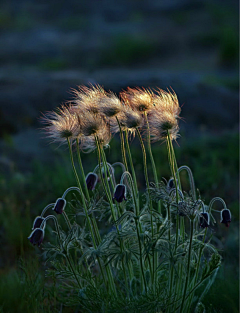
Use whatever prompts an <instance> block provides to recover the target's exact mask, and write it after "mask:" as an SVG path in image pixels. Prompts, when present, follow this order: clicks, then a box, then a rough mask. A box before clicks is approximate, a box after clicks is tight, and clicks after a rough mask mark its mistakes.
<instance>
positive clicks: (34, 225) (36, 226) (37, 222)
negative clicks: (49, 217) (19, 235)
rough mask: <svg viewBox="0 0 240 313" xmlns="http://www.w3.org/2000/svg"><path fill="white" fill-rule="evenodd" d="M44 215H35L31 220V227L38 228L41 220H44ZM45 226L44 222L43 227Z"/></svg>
mask: <svg viewBox="0 0 240 313" xmlns="http://www.w3.org/2000/svg"><path fill="white" fill-rule="evenodd" d="M44 219H45V218H44V217H41V216H37V217H36V218H35V220H34V222H33V227H32V230H33V229H35V228H40V226H41V224H42V222H43V221H44ZM44 227H45V223H44V226H43V228H44Z"/></svg>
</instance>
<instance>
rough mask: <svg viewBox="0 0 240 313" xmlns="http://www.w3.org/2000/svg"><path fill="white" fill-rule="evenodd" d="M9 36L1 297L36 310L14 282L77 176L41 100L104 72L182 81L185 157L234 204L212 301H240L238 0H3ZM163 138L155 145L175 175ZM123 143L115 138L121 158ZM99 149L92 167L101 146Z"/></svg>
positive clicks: (118, 80)
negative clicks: (35, 237)
mask: <svg viewBox="0 0 240 313" xmlns="http://www.w3.org/2000/svg"><path fill="white" fill-rule="evenodd" d="M0 43H1V46H0V91H1V94H0V95H1V96H0V200H1V202H0V241H1V242H0V275H2V279H1V280H0V281H1V282H0V294H1V295H2V296H0V309H1V305H4V306H3V308H4V309H3V310H5V311H6V312H8V311H9V312H24V311H26V308H25V307H24V305H25V304H22V306H19V307H18V309H16V307H17V304H16V303H17V301H19V300H18V298H16V295H15V294H16V292H14V290H16V289H18V287H19V286H20V285H21V284H20V282H21V279H22V276H21V275H22V274H21V270H19V263H18V262H19V258H23V259H24V260H27V261H29V260H30V261H31V260H33V259H34V258H35V255H36V253H35V252H36V251H34V249H33V248H32V247H31V246H30V245H29V243H28V241H27V239H26V237H27V236H28V235H29V232H30V230H31V222H32V219H33V218H34V217H35V215H37V214H39V213H40V212H41V209H42V208H43V207H44V206H45V205H46V204H47V203H49V202H52V201H54V199H55V198H56V197H58V196H59V194H62V192H63V190H64V188H67V187H69V186H70V185H71V184H72V185H73V184H74V177H73V175H72V174H71V172H70V166H69V162H68V160H67V157H68V156H67V151H66V149H65V148H62V149H56V146H51V145H49V143H48V142H47V140H46V139H43V138H42V137H43V136H42V135H41V132H40V130H39V128H40V127H41V125H40V123H39V117H40V116H41V112H45V111H48V110H52V109H54V108H56V107H57V106H59V105H60V104H62V103H64V102H65V101H66V100H69V99H71V98H72V94H71V92H70V89H71V88H76V87H77V86H78V85H82V84H84V85H86V84H89V83H92V84H95V83H98V84H100V85H102V86H104V87H105V89H107V90H109V89H111V90H113V91H114V92H116V93H118V92H120V91H121V90H122V89H124V88H126V87H127V86H130V87H135V86H143V87H150V88H155V87H160V88H162V89H166V88H170V87H172V88H173V89H174V90H175V92H176V93H177V95H178V98H179V103H180V105H181V106H182V113H181V116H182V117H183V120H182V121H181V122H180V134H181V138H180V139H179V140H178V145H175V146H176V153H177V157H178V160H179V164H180V165H183V164H186V165H189V166H190V167H191V168H192V170H193V173H194V175H195V179H196V185H197V187H198V188H199V189H200V190H201V195H202V196H203V198H204V199H205V200H206V202H207V203H208V201H209V200H210V199H211V197H213V196H221V197H223V198H224V199H225V200H226V202H227V205H228V207H229V209H231V211H232V214H233V221H232V224H231V226H230V228H229V229H226V228H225V227H224V226H223V225H221V224H220V223H219V221H218V222H217V225H216V226H214V227H213V229H212V231H213V233H214V234H215V241H216V244H217V245H218V246H219V248H220V249H222V255H223V267H222V269H221V271H220V273H219V274H218V280H217V281H216V283H215V286H214V287H213V288H212V289H211V290H210V291H211V293H210V295H209V297H208V298H207V300H206V302H205V303H207V304H213V305H214V306H215V307H217V308H218V310H219V311H217V312H221V310H223V311H222V312H238V2H237V1H234V0H231V1H227V2H226V1H221V0H218V1H216V0H215V1H214V0H204V1H200V0H199V1H198V0H193V1H192V0H171V1H161V0H159V1H157V0H138V1H137V0H128V1H124V0H123V1H117V0H112V1H106V0H105V1H99V0H89V1H74V0H69V1H56V0H49V1H47V2H46V1H27V0H15V1H1V2H0ZM131 145H132V149H133V154H135V162H136V163H141V162H142V160H141V157H140V156H139V155H140V153H139V150H138V149H139V146H138V144H137V143H135V141H134V142H132V144H131ZM163 146H164V145H162V146H160V145H159V144H155V145H154V146H153V149H154V153H155V157H156V160H157V166H158V169H159V170H161V174H160V176H165V177H166V178H168V177H169V176H170V171H169V168H168V167H167V157H166V155H165V152H164V151H165V150H164V149H165V148H164V147H163ZM114 147H118V148H116V150H115V151H114ZM117 151H119V146H117V145H116V144H115V143H113V148H111V151H110V153H109V155H110V154H112V159H114V160H115V161H116V160H120V155H118V152H117ZM161 151H162V155H163V158H162V160H160V159H159V158H158V156H159V155H161ZM87 157H88V160H87V159H86V156H85V157H84V160H83V161H84V166H85V168H86V169H87V170H91V169H92V168H93V167H95V165H96V164H95V163H96V160H95V159H94V157H95V156H94V155H93V156H90V157H89V156H87ZM109 157H110V158H111V156H109ZM91 162H92V163H93V164H92V163H91ZM140 185H141V182H140ZM218 208H219V209H221V206H220V205H216V209H218ZM215 218H216V219H218V220H219V217H218V216H217V215H216V216H215ZM36 250H37V249H36ZM30 261H29V262H30ZM19 277H20V278H19ZM7 290H8V291H9V292H7ZM18 290H19V289H18ZM12 294H14V295H15V298H14V297H13V296H12ZM27 296H28V295H25V298H27ZM23 301H24V300H23ZM15 304H16V307H14V305H15ZM5 311H4V312H5ZM26 312H27V311H26Z"/></svg>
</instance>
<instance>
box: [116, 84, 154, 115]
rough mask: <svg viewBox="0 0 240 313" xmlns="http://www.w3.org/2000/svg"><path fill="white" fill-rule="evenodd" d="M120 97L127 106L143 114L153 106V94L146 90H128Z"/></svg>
mask: <svg viewBox="0 0 240 313" xmlns="http://www.w3.org/2000/svg"><path fill="white" fill-rule="evenodd" d="M120 96H121V98H122V100H123V102H124V103H125V104H126V105H129V106H130V107H132V108H133V109H134V110H137V111H139V112H141V113H143V112H146V111H148V110H149V109H151V107H152V106H153V96H154V95H153V92H152V91H151V90H148V89H144V88H139V87H137V88H127V90H126V91H122V92H121V93H120Z"/></svg>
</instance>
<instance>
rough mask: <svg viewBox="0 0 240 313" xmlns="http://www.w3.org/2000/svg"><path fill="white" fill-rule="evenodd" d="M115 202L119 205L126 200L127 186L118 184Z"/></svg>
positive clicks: (114, 197)
mask: <svg viewBox="0 0 240 313" xmlns="http://www.w3.org/2000/svg"><path fill="white" fill-rule="evenodd" d="M113 200H116V201H117V202H119V203H120V202H122V201H123V200H126V186H125V185H123V184H118V185H117V186H116V187H115V190H114V196H113Z"/></svg>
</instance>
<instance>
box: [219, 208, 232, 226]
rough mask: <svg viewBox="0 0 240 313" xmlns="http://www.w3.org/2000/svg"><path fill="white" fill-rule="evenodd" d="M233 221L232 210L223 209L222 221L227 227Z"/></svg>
mask: <svg viewBox="0 0 240 313" xmlns="http://www.w3.org/2000/svg"><path fill="white" fill-rule="evenodd" d="M230 222H231V212H230V211H229V210H228V209H223V210H222V211H221V223H223V224H225V225H226V227H229V225H230Z"/></svg>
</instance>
